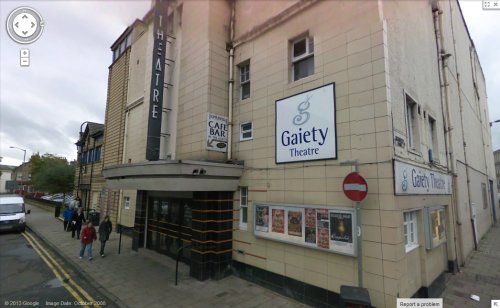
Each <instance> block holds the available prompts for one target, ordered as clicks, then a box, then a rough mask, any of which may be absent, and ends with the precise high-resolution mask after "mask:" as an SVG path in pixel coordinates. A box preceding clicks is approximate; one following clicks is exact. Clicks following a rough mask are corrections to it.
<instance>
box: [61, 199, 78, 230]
mask: <svg viewBox="0 0 500 308" xmlns="http://www.w3.org/2000/svg"><path fill="white" fill-rule="evenodd" d="M74 212H75V210H74V209H73V208H70V207H68V206H67V205H66V208H65V209H64V212H63V217H64V231H70V229H71V218H72V217H73V213H74Z"/></svg>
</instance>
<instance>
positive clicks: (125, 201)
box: [123, 197, 130, 210]
mask: <svg viewBox="0 0 500 308" xmlns="http://www.w3.org/2000/svg"><path fill="white" fill-rule="evenodd" d="M123 207H124V208H125V209H126V210H129V209H130V197H123Z"/></svg>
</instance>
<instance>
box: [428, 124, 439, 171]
mask: <svg viewBox="0 0 500 308" xmlns="http://www.w3.org/2000/svg"><path fill="white" fill-rule="evenodd" d="M437 152H438V147H437V133H436V120H434V119H433V118H432V117H430V116H429V161H430V162H432V161H436V157H437Z"/></svg>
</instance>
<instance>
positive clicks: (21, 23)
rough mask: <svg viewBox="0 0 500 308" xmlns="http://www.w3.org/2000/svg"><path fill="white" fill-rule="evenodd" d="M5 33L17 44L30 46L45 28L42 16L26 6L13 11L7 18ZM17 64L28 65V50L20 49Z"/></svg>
mask: <svg viewBox="0 0 500 308" xmlns="http://www.w3.org/2000/svg"><path fill="white" fill-rule="evenodd" d="M6 26H7V33H8V34H9V36H10V38H11V39H12V40H14V41H15V42H17V43H19V44H26V45H27V44H31V43H33V42H35V41H36V40H38V38H40V36H41V35H42V32H43V28H44V26H45V24H44V21H43V19H42V15H40V13H38V12H37V11H36V10H35V9H33V8H31V7H27V6H23V7H18V8H16V9H15V10H13V11H12V12H11V13H10V14H9V17H8V18H7V25H6ZM19 64H20V65H21V66H29V65H30V50H29V49H27V48H22V49H21V50H20V52H19Z"/></svg>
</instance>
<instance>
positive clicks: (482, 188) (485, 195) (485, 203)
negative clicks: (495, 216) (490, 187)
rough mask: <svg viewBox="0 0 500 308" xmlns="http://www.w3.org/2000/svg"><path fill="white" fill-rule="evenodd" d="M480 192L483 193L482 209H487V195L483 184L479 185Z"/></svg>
mask: <svg viewBox="0 0 500 308" xmlns="http://www.w3.org/2000/svg"><path fill="white" fill-rule="evenodd" d="M481 191H482V193H483V209H487V208H488V193H487V190H486V184H485V183H481Z"/></svg>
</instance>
